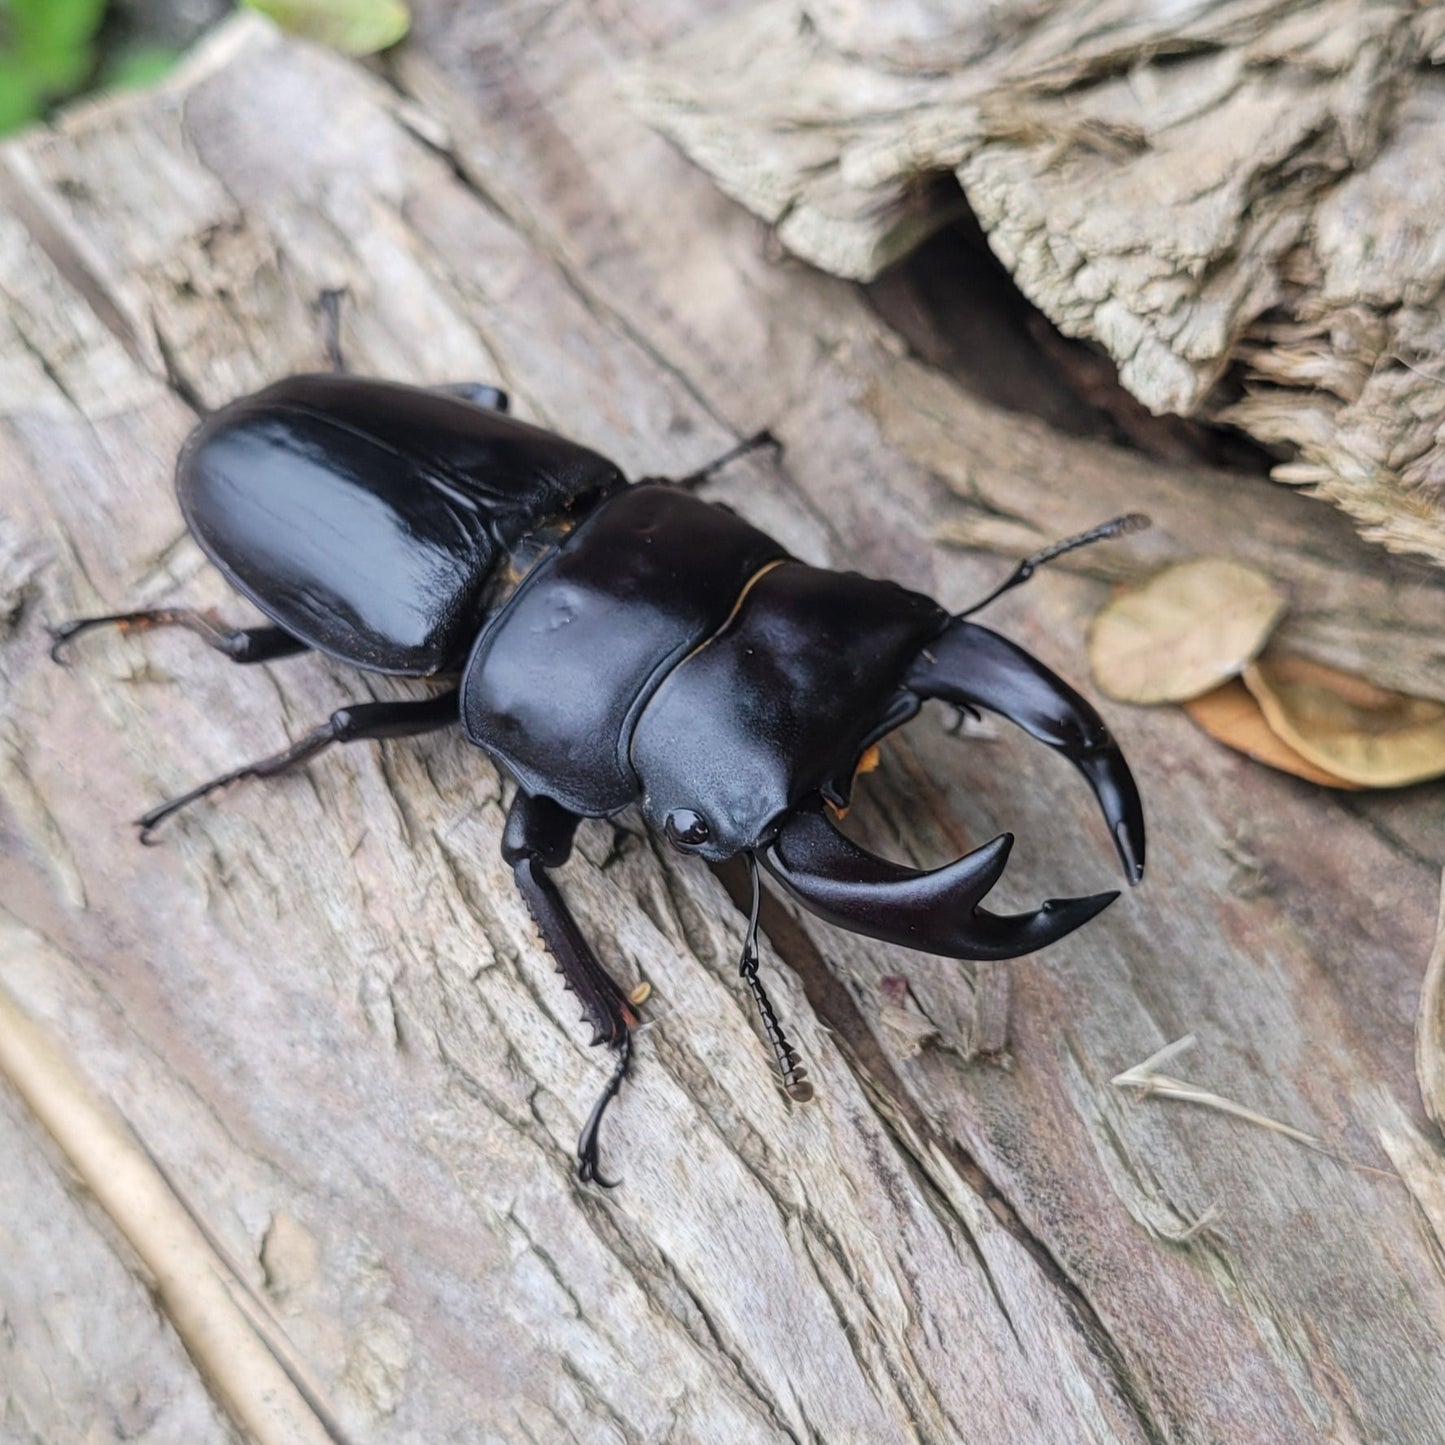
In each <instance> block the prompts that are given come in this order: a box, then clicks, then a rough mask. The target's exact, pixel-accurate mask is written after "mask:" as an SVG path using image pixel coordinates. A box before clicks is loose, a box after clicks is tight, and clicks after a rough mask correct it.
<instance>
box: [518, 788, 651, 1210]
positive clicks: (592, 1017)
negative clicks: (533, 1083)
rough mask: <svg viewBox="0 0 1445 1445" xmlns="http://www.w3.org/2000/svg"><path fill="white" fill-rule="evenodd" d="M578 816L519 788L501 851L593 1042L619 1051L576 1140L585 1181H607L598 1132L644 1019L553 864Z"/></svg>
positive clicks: (565, 851) (566, 852)
mask: <svg viewBox="0 0 1445 1445" xmlns="http://www.w3.org/2000/svg"><path fill="white" fill-rule="evenodd" d="M579 822H581V819H580V818H579V817H578V816H577V815H576V814H575V813H569V812H568V811H567V810H566V809H565V808H563V807H562V806H561V805H560V804H558V803H554V802H553V801H552V800H551V799H550V798H542V797H532V796H531V795H530V794H528V793H525V792H523V791H522V790H521V789H520V788H519V789H518V790H517V796H516V797H515V798H514V799H513V800H512V807H511V811H510V812H509V813H508V814H507V826H506V830H505V831H504V833H503V834H502V857H503V858H505V859H506V861H507V862H508V863H510V864H511V865H512V873H513V875H514V876H515V878H516V880H517V888H518V890H519V891H520V892H521V895H522V898H523V900H524V902H525V903H526V905H527V911H528V912H529V913H531V915H532V921H533V922H534V923H535V924H536V925H537V929H538V931H539V932H540V933H541V935H542V941H543V942H544V943H545V944H546V945H547V948H548V951H549V952H550V953H551V955H552V957H553V958H554V959H555V960H556V962H557V972H558V973H560V974H561V975H562V977H563V979H564V981H565V983H566V985H567V987H568V988H570V989H571V990H572V991H573V992H574V993H575V994H576V995H577V997H578V998H580V999H581V1000H582V1016H583V1018H585V1019H586V1020H587V1022H588V1023H590V1024H591V1025H592V1043H593V1046H594V1047H595V1046H596V1045H598V1044H606V1045H607V1046H608V1047H609V1048H610V1049H612V1050H613V1052H614V1053H616V1055H617V1063H616V1065H615V1067H614V1068H613V1070H612V1077H611V1078H610V1079H609V1080H608V1081H607V1086H606V1088H604V1089H603V1091H602V1093H601V1095H600V1097H599V1098H598V1100H597V1102H596V1103H595V1104H594V1105H593V1106H592V1112H591V1113H590V1114H589V1115H588V1117H587V1122H586V1124H584V1125H583V1127H582V1134H581V1137H580V1138H579V1139H578V1141H577V1172H578V1174H579V1175H580V1177H581V1178H582V1180H583V1182H584V1183H593V1182H595V1183H598V1184H601V1185H602V1186H603V1187H604V1188H608V1189H610V1188H611V1187H612V1185H613V1183H615V1181H609V1180H607V1179H604V1178H603V1177H602V1175H601V1174H600V1173H599V1172H598V1149H597V1140H598V1132H599V1130H600V1128H601V1125H602V1116H603V1114H604V1113H605V1112H606V1110H607V1106H608V1104H610V1103H611V1102H612V1100H613V1099H614V1098H616V1097H617V1091H618V1090H619V1089H620V1088H621V1087H622V1081H623V1079H625V1078H626V1077H627V1070H628V1067H629V1065H630V1064H631V1062H632V1030H633V1029H634V1028H636V1027H637V1025H638V1023H639V1022H640V1020H639V1018H638V1015H637V1012H636V1010H635V1009H634V1008H633V1007H632V1005H631V1004H630V1003H629V1002H628V999H627V995H626V994H625V993H623V992H622V990H621V988H619V987H618V985H617V984H616V982H615V981H614V980H613V978H612V976H611V974H609V973H608V972H607V970H606V969H605V968H603V967H602V965H601V963H599V962H598V960H597V955H596V954H594V953H593V951H592V946H591V945H590V944H589V943H588V942H587V940H586V939H585V938H584V937H583V936H582V930H581V929H580V928H578V927H577V921H576V919H574V918H573V917H572V914H571V912H570V911H569V910H568V908H567V905H566V903H565V902H564V901H563V899H562V895H561V894H560V893H559V892H558V891H557V885H556V884H555V883H553V881H552V879H551V878H550V877H549V876H548V870H549V869H552V868H560V867H561V866H562V864H564V863H565V862H566V861H567V859H568V858H569V857H570V856H571V853H572V839H573V836H574V835H575V834H576V832H577V824H578V823H579Z"/></svg>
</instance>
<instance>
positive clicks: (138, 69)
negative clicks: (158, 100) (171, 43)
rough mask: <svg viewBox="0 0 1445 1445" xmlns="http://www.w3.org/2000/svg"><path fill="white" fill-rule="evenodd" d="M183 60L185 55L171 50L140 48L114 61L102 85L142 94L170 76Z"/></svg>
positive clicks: (145, 46) (102, 79) (101, 78)
mask: <svg viewBox="0 0 1445 1445" xmlns="http://www.w3.org/2000/svg"><path fill="white" fill-rule="evenodd" d="M180 58H181V52H180V51H179V50H174V49H171V48H170V47H168V46H164V45H137V46H134V47H132V48H131V49H129V50H123V51H121V52H120V54H119V55H116V56H113V57H112V58H111V60H110V61H109V62H108V63H107V65H106V67H105V70H104V71H103V72H102V73H101V77H100V83H101V86H102V87H103V88H104V89H106V90H140V89H142V88H143V87H144V86H147V85H154V84H155V83H156V81H158V80H161V79H162V78H163V77H165V76H166V75H168V74H170V72H171V70H172V69H174V67H175V63H176V61H178V60H179V59H180Z"/></svg>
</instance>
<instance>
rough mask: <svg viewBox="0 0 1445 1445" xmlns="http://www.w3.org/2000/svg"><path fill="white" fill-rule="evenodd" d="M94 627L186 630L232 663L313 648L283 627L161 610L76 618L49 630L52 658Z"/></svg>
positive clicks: (181, 610) (267, 659)
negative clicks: (232, 623) (248, 624)
mask: <svg viewBox="0 0 1445 1445" xmlns="http://www.w3.org/2000/svg"><path fill="white" fill-rule="evenodd" d="M94 627H118V628H120V630H121V631H122V632H150V631H151V630H152V629H153V628H157V627H184V628H185V629H186V631H187V632H194V633H195V634H196V636H197V637H199V638H200V639H201V640H202V641H203V642H204V643H205V644H206V646H207V647H213V648H215V650H216V651H217V652H220V653H224V654H225V656H227V657H229V658H230V659H231V661H232V662H270V661H271V660H272V659H273V658H277V657H290V656H292V655H293V654H295V653H298V652H308V651H310V648H309V647H308V646H307V644H306V643H304V642H302V641H301V639H300V638H299V637H293V636H292V635H291V633H289V632H287V631H286V629H285V628H284V627H276V626H274V625H272V626H266V627H227V626H226V625H225V624H224V623H221V622H217V621H216V619H215V618H214V617H208V616H207V615H206V614H205V613H204V612H197V611H195V610H194V609H193V608H190V607H162V608H158V609H157V610H155V611H152V612H112V613H109V614H107V615H106V616H104V617H77V618H76V619H75V620H74V621H72V622H62V623H59V624H58V625H57V626H55V627H52V628H50V629H49V631H50V656H51V660H52V661H54V662H60V661H61V660H62V659H61V656H60V653H61V649H62V648H63V647H64V646H65V645H66V643H68V642H69V641H70V640H71V639H72V638H74V637H79V636H80V634H81V633H82V632H89V631H90V630H91V629H92V628H94Z"/></svg>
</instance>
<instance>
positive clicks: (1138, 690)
mask: <svg viewBox="0 0 1445 1445" xmlns="http://www.w3.org/2000/svg"><path fill="white" fill-rule="evenodd" d="M1284 608H1285V597H1284V593H1283V592H1281V591H1280V589H1279V588H1278V587H1277V586H1275V584H1274V583H1273V582H1272V581H1270V579H1269V578H1268V577H1266V576H1265V575H1264V574H1263V573H1262V572H1257V571H1255V569H1254V568H1252V567H1246V566H1245V565H1244V564H1243V563H1240V562H1231V561H1229V560H1228V559H1227V558H1223V557H1202V558H1200V559H1199V560H1197V561H1194V562H1183V563H1181V564H1180V565H1179V566H1177V567H1169V568H1166V569H1165V570H1164V571H1163V572H1161V573H1159V575H1158V576H1157V577H1154V578H1152V579H1151V580H1150V581H1148V582H1146V583H1145V584H1144V586H1142V587H1139V588H1136V589H1134V590H1133V591H1130V592H1122V593H1120V594H1119V595H1118V596H1117V597H1114V598H1113V599H1111V600H1110V601H1109V602H1108V603H1107V604H1105V606H1104V608H1103V609H1102V611H1100V613H1099V615H1098V616H1097V617H1096V618H1095V619H1094V626H1093V628H1092V630H1091V632H1090V634H1089V661H1090V663H1091V664H1092V666H1093V669H1094V677H1095V680H1096V681H1097V682H1098V684H1099V686H1100V687H1101V688H1102V689H1103V690H1104V691H1105V692H1106V693H1108V694H1109V696H1110V697H1115V698H1118V699H1119V700H1120V701H1121V702H1144V703H1149V702H1183V701H1184V700H1185V699H1187V698H1191V697H1198V696H1199V694H1200V693H1203V692H1208V691H1209V689H1210V688H1212V687H1217V686H1218V685H1219V684H1220V683H1221V682H1223V681H1225V679H1227V678H1231V677H1234V676H1235V675H1236V674H1237V673H1238V672H1239V671H1240V669H1241V668H1243V667H1244V666H1245V664H1246V663H1248V662H1249V661H1251V659H1253V658H1254V657H1255V656H1256V654H1258V652H1259V650H1260V648H1262V647H1263V646H1264V644H1265V640H1266V639H1267V638H1268V637H1269V634H1270V633H1271V632H1272V631H1273V630H1274V625H1275V623H1276V622H1278V621H1279V618H1280V614H1281V613H1283V611H1284Z"/></svg>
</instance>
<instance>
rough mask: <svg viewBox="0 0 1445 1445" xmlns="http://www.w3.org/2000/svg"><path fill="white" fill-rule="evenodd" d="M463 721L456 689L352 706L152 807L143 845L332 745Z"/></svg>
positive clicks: (141, 821) (143, 823) (144, 821)
mask: <svg viewBox="0 0 1445 1445" xmlns="http://www.w3.org/2000/svg"><path fill="white" fill-rule="evenodd" d="M460 720H461V710H460V703H459V702H458V700H457V689H456V688H451V689H449V690H448V691H446V692H439V693H437V694H436V695H435V696H434V697H425V698H416V699H410V700H407V701H405V702H361V703H353V704H352V705H351V706H350V707H343V708H338V709H337V710H336V711H335V712H334V713H332V714H331V716H330V717H329V718H327V720H326V721H325V722H324V723H322V724H321V726H320V727H314V728H312V729H311V731H310V732H309V733H306V734H305V735H304V736H302V737H300V738H298V739H297V740H296V741H295V742H294V743H292V744H291V746H290V747H289V748H283V749H282V751H281V752H279V753H272V754H271V756H270V757H266V758H261V759H260V760H258V761H257V762H254V763H247V764H245V766H243V767H239V768H233V769H232V770H231V771H230V772H229V773H222V774H221V776H220V777H219V778H212V779H211V780H210V781H209V782H207V783H202V784H201V785H200V786H199V787H195V788H192V789H191V790H190V792H188V793H182V794H181V796H180V797H178V798H172V799H170V800H169V801H168V802H165V803H162V804H161V805H160V806H159V807H156V808H152V809H151V810H150V812H149V813H147V814H146V815H145V816H144V817H143V818H137V819H136V827H138V828H139V829H140V840H141V842H142V843H149V842H151V841H152V839H151V834H152V832H154V830H155V828H156V826H157V825H158V824H159V823H161V822H162V821H163V820H164V819H166V818H169V817H170V816H171V814H172V813H178V812H179V811H180V810H181V809H182V808H185V807H188V806H189V805H190V804H191V803H194V802H197V801H199V800H200V799H201V798H204V797H206V796H207V794H209V793H214V792H216V791H217V790H218V789H220V788H224V787H227V786H228V785H229V784H231V783H239V782H240V781H241V780H242V779H243V778H275V777H279V776H280V775H281V774H282V773H287V772H290V771H291V769H292V768H298V767H300V766H301V764H302V763H306V762H309V761H310V760H311V759H312V758H314V757H315V756H316V755H317V753H320V752H324V751H325V750H326V749H327V748H329V747H330V746H331V745H332V743H354V742H361V741H363V740H364V739H368V738H371V739H375V738H406V737H413V736H415V735H416V734H417V733H430V732H435V731H436V730H437V729H438V728H444V727H448V726H450V725H451V724H452V723H456V722H459V721H460Z"/></svg>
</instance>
